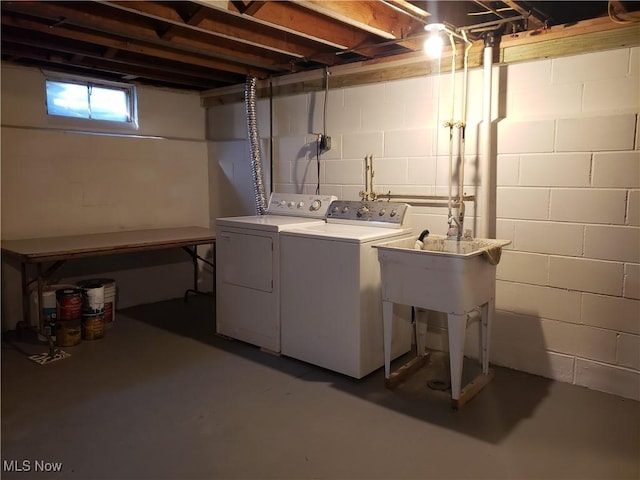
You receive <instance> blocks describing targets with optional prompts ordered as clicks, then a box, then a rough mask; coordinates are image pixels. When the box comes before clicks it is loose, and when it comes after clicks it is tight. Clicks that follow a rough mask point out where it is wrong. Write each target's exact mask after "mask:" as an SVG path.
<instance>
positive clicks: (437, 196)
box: [374, 193, 476, 202]
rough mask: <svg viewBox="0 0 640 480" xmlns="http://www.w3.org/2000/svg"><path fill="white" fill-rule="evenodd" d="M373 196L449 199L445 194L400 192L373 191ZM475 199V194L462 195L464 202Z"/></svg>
mask: <svg viewBox="0 0 640 480" xmlns="http://www.w3.org/2000/svg"><path fill="white" fill-rule="evenodd" d="M374 196H375V198H376V199H378V198H385V199H389V200H392V199H393V200H397V199H417V200H442V201H447V202H448V201H449V197H448V196H446V195H413V194H408V195H402V194H400V193H374ZM475 199H476V196H475V195H464V196H463V197H462V200H463V201H465V202H467V201H474V200H475Z"/></svg>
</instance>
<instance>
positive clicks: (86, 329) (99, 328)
mask: <svg viewBox="0 0 640 480" xmlns="http://www.w3.org/2000/svg"><path fill="white" fill-rule="evenodd" d="M102 337H104V316H103V314H102V313H100V314H97V315H82V339H83V340H98V339H100V338H102Z"/></svg>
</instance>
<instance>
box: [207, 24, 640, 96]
mask: <svg viewBox="0 0 640 480" xmlns="http://www.w3.org/2000/svg"><path fill="white" fill-rule="evenodd" d="M499 45H500V46H499V57H500V61H501V63H503V64H508V63H511V62H516V61H517V62H522V61H532V60H538V59H541V58H556V57H562V56H566V55H576V54H581V53H588V52H598V51H603V50H608V49H613V48H621V47H633V46H640V24H631V25H619V24H616V23H613V22H611V21H610V20H609V19H608V18H601V19H594V20H586V21H583V22H577V23H576V24H573V25H557V26H554V27H552V28H550V29H548V30H546V31H545V33H537V34H536V33H535V32H525V33H524V34H521V35H520V36H519V37H518V38H511V37H510V36H509V35H505V36H503V37H502V39H501V41H500V44H499ZM482 53H483V43H482V41H477V42H474V44H473V47H472V48H471V50H470V51H469V58H468V64H469V68H479V67H481V66H482V58H483V54H482ZM450 57H451V53H450V52H448V53H447V52H445V53H444V55H443V57H442V65H441V69H440V70H441V71H446V70H447V69H448V68H450V67H448V66H447V62H448V60H449V59H450ZM458 57H460V56H458ZM432 64H433V62H430V61H427V60H426V59H425V57H424V55H423V54H422V53H421V52H412V53H407V54H403V55H396V56H394V57H389V58H380V59H376V60H367V61H363V62H357V63H351V64H348V65H338V66H335V67H331V68H330V69H329V71H330V73H331V82H330V84H329V88H345V87H353V86H358V85H366V84H371V83H379V82H388V81H392V80H399V79H402V78H412V77H418V76H425V75H433V74H436V73H437V72H436V71H435V70H434V68H433V65H432ZM449 65H450V64H449ZM323 75H324V72H323V71H321V70H316V71H314V72H305V73H300V74H292V75H288V76H284V77H277V78H275V79H274V80H273V84H274V87H273V89H272V91H273V94H274V96H284V95H292V94H299V93H304V92H314V91H320V90H322V89H323V88H324V80H323V79H324V77H323ZM257 91H258V95H259V96H261V97H264V96H267V95H268V92H269V88H268V84H267V82H258V88H257ZM202 98H203V105H204V106H214V105H220V104H224V103H235V102H239V101H242V98H243V97H242V88H241V86H237V87H229V88H222V89H220V90H219V94H218V93H217V91H216V90H212V91H207V92H203V93H202Z"/></svg>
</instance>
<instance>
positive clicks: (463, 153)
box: [458, 32, 472, 238]
mask: <svg viewBox="0 0 640 480" xmlns="http://www.w3.org/2000/svg"><path fill="white" fill-rule="evenodd" d="M462 36H463V37H464V38H465V48H464V59H463V76H462V81H463V84H462V118H461V119H460V122H459V123H458V125H459V127H460V170H459V177H458V204H459V205H460V210H459V211H458V222H459V231H458V238H460V237H461V235H463V234H464V213H465V208H464V202H463V200H462V198H463V197H464V166H465V160H466V158H465V156H466V143H465V142H466V131H467V89H468V77H469V50H470V49H471V46H472V43H471V42H470V41H468V40H467V34H466V32H462Z"/></svg>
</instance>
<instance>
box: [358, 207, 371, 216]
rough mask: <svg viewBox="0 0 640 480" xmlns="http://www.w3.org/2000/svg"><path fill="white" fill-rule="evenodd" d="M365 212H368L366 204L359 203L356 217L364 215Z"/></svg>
mask: <svg viewBox="0 0 640 480" xmlns="http://www.w3.org/2000/svg"><path fill="white" fill-rule="evenodd" d="M367 213H369V207H367V206H366V205H361V206H360V208H358V211H357V213H356V215H357V216H358V217H362V216H364V215H366V214H367Z"/></svg>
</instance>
